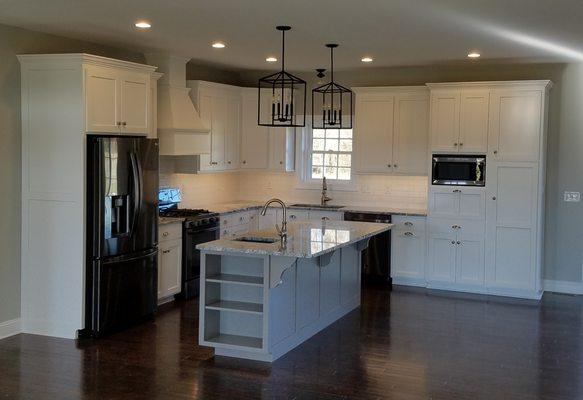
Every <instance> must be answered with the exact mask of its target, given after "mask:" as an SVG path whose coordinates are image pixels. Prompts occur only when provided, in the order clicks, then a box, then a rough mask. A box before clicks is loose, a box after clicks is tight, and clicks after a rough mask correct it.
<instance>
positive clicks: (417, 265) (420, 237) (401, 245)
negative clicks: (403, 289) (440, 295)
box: [391, 230, 427, 279]
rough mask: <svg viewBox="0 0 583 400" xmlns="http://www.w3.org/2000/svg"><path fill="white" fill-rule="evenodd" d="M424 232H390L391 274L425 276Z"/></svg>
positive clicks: (393, 275) (422, 277)
mask: <svg viewBox="0 0 583 400" xmlns="http://www.w3.org/2000/svg"><path fill="white" fill-rule="evenodd" d="M426 243H427V242H426V240H425V234H424V233H422V232H413V231H408V230H407V231H403V230H395V231H393V232H392V234H391V276H392V277H393V278H395V277H403V278H415V279H424V278H425V253H426V246H427V245H426Z"/></svg>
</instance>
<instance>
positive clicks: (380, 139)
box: [354, 87, 429, 175]
mask: <svg viewBox="0 0 583 400" xmlns="http://www.w3.org/2000/svg"><path fill="white" fill-rule="evenodd" d="M355 92H356V111H355V132H354V140H355V157H356V168H357V172H360V173H383V174H387V173H397V174H410V175H421V174H426V173H427V170H426V169H427V141H428V113H429V97H428V92H427V89H426V88H424V87H423V88H419V87H403V88H391V87H385V88H381V87H379V88H356V89H355Z"/></svg>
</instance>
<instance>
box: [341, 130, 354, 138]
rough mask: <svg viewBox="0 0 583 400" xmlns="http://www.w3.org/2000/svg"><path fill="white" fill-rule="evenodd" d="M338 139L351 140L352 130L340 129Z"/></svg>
mask: <svg viewBox="0 0 583 400" xmlns="http://www.w3.org/2000/svg"><path fill="white" fill-rule="evenodd" d="M340 138H341V139H342V138H347V139H351V138H352V129H341V130H340Z"/></svg>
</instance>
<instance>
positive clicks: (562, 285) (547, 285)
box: [543, 279, 583, 294]
mask: <svg viewBox="0 0 583 400" xmlns="http://www.w3.org/2000/svg"><path fill="white" fill-rule="evenodd" d="M543 287H544V290H545V292H556V293H566V294H583V282H570V281H556V280H552V279H545V280H543Z"/></svg>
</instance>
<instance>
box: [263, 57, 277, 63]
mask: <svg viewBox="0 0 583 400" xmlns="http://www.w3.org/2000/svg"><path fill="white" fill-rule="evenodd" d="M265 61H267V62H277V58H275V57H267V58H266V59H265Z"/></svg>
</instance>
